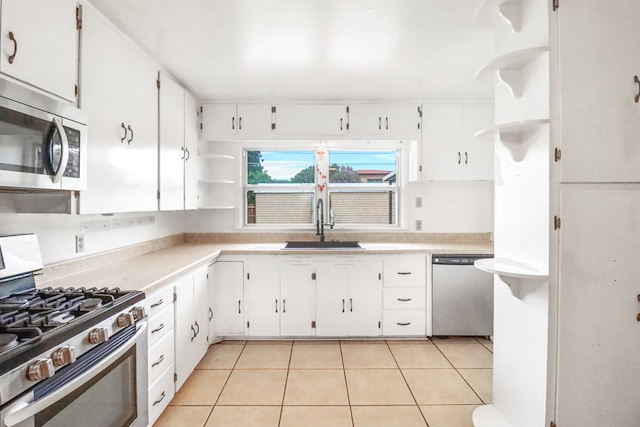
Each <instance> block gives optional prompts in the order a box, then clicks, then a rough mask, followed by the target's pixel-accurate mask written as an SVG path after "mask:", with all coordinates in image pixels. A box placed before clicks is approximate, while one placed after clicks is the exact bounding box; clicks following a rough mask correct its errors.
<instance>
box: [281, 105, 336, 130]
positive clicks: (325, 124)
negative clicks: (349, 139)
mask: <svg viewBox="0 0 640 427" xmlns="http://www.w3.org/2000/svg"><path fill="white" fill-rule="evenodd" d="M275 124H276V128H275V130H274V133H275V134H277V135H344V134H346V132H347V107H346V106H345V105H300V104H299V105H295V104H285V105H276V114H275Z"/></svg>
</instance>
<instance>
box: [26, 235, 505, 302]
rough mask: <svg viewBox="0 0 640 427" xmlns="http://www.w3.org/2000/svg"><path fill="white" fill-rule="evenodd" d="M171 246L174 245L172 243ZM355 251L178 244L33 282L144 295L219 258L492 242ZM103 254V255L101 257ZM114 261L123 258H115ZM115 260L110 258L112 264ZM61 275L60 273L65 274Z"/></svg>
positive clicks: (467, 247)
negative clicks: (135, 291) (126, 291)
mask: <svg viewBox="0 0 640 427" xmlns="http://www.w3.org/2000/svg"><path fill="white" fill-rule="evenodd" d="M174 243H175V242H174ZM361 245H362V246H363V247H364V249H358V250H344V249H342V250H327V249H319V250H306V249H304V250H300V249H297V250H283V249H282V248H283V246H284V243H239V244H233V243H194V242H181V243H178V244H172V245H171V246H168V247H164V248H160V249H157V250H152V251H150V252H146V253H142V254H132V255H131V254H130V255H129V256H126V257H124V259H117V258H118V257H117V256H115V255H112V256H111V258H108V257H107V258H105V256H104V255H101V261H100V262H96V261H95V260H94V261H93V264H92V265H91V266H90V268H87V269H84V270H81V271H76V272H71V270H72V269H69V268H67V269H66V270H65V269H60V268H59V266H54V267H58V269H59V270H61V271H57V272H56V274H51V273H50V272H48V271H47V268H45V275H43V276H41V277H40V280H37V282H38V287H46V286H51V287H58V286H62V287H81V286H84V287H87V288H89V287H97V288H102V287H108V288H114V287H119V288H121V289H128V290H143V291H145V292H147V293H150V292H153V291H154V290H157V289H159V288H161V287H162V286H163V285H165V284H167V283H169V282H171V281H172V280H174V279H177V278H179V277H180V276H181V275H183V274H185V273H187V272H189V271H190V270H193V269H194V268H196V267H199V266H202V265H208V264H210V263H212V262H213V261H214V260H215V259H216V258H217V257H218V256H220V255H301V254H305V255H310V254H317V255H332V254H338V253H339V254H345V252H347V253H349V254H354V255H355V254H357V255H384V254H428V253H442V254H491V253H492V252H493V245H492V242H485V243H483V242H473V243H461V242H453V243H452V242H444V243H366V242H362V243H361ZM114 253H115V251H114ZM107 255H108V254H107ZM119 258H123V257H122V256H120V257H119ZM114 259H115V260H114ZM74 268H75V269H78V267H74ZM65 271H66V273H65Z"/></svg>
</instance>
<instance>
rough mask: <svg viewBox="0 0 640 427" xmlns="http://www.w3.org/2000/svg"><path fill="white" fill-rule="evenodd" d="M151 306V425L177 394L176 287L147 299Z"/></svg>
mask: <svg viewBox="0 0 640 427" xmlns="http://www.w3.org/2000/svg"><path fill="white" fill-rule="evenodd" d="M146 301H147V304H148V307H147V313H148V319H149V320H148V331H149V332H148V335H149V337H148V343H149V352H148V355H149V357H148V363H149V365H148V366H149V368H148V378H149V425H153V423H154V422H155V421H156V420H157V419H158V417H159V416H160V414H161V413H162V411H164V409H165V408H166V407H167V405H168V404H169V402H170V401H171V399H172V398H173V395H174V393H175V385H174V383H173V374H174V366H175V365H174V360H175V356H174V353H175V351H174V348H175V342H174V311H173V286H170V285H168V286H165V287H164V288H163V289H161V290H159V291H156V292H154V293H152V294H151V295H149V296H148V297H147V298H146Z"/></svg>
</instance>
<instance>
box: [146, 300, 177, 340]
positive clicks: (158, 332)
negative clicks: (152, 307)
mask: <svg viewBox="0 0 640 427" xmlns="http://www.w3.org/2000/svg"><path fill="white" fill-rule="evenodd" d="M173 322H174V317H173V304H171V305H170V306H167V307H166V308H165V309H164V310H162V311H161V312H160V313H157V314H156V315H155V316H153V317H151V318H150V319H149V347H151V346H152V345H154V344H155V343H157V342H158V340H159V339H160V338H162V337H163V336H165V335H166V334H167V333H168V332H169V331H172V330H173Z"/></svg>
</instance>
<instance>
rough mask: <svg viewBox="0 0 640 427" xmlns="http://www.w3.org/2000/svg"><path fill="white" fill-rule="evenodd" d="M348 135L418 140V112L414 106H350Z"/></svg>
mask: <svg viewBox="0 0 640 427" xmlns="http://www.w3.org/2000/svg"><path fill="white" fill-rule="evenodd" d="M349 134H350V135H390V136H391V135H394V136H405V137H413V138H416V139H417V138H418V137H419V136H420V111H419V106H418V105H417V104H416V105H397V104H396V105H394V104H350V105H349Z"/></svg>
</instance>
